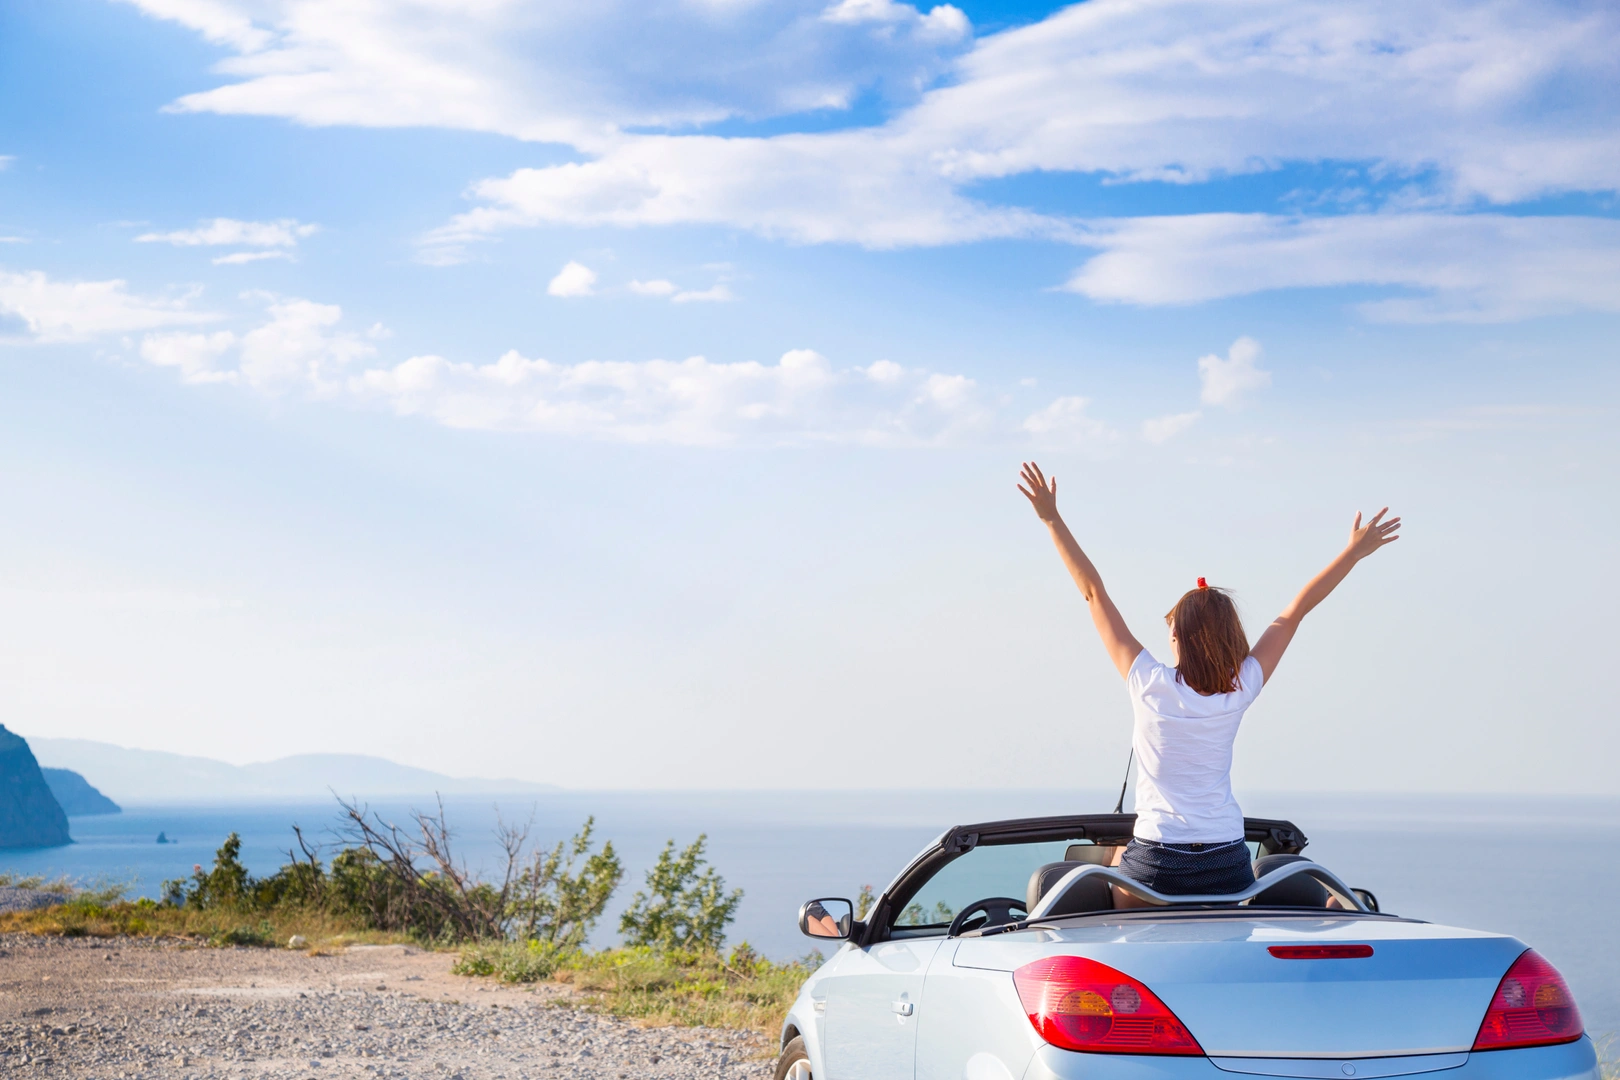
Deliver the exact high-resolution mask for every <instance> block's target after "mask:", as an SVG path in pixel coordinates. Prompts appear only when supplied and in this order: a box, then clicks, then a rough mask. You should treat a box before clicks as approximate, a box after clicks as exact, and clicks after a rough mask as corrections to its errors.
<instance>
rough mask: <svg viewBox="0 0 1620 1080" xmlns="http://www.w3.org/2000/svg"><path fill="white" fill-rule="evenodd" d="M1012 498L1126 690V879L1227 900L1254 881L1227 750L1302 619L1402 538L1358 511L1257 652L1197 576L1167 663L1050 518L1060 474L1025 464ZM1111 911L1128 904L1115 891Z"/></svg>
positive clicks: (1226, 603)
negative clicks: (1032, 522)
mask: <svg viewBox="0 0 1620 1080" xmlns="http://www.w3.org/2000/svg"><path fill="white" fill-rule="evenodd" d="M1022 481H1023V482H1022V483H1020V484H1019V485H1018V490H1019V491H1021V492H1023V494H1024V497H1025V498H1027V499H1028V500H1029V502H1030V505H1031V506H1033V507H1034V508H1035V513H1036V515H1037V516H1039V517H1040V519H1041V520H1042V521H1043V522H1045V523H1046V527H1047V529H1048V531H1050V533H1051V534H1052V542H1053V543H1054V544H1056V545H1057V549H1058V554H1059V555H1060V556H1061V557H1062V559H1063V565H1064V566H1066V567H1067V568H1068V570H1069V576H1070V577H1072V578H1073V579H1074V583H1075V584H1076V585H1077V586H1079V587H1080V595H1082V596H1084V597H1085V598H1086V603H1087V604H1088V605H1089V606H1090V608H1091V621H1092V623H1093V624H1094V625H1095V626H1096V627H1097V633H1098V635H1099V636H1101V638H1102V642H1103V647H1104V648H1105V649H1107V650H1108V656H1109V658H1110V659H1112V660H1113V661H1114V666H1115V667H1116V668H1118V669H1119V673H1120V675H1121V676H1122V677H1123V678H1124V679H1125V683H1126V686H1127V687H1128V688H1129V691H1130V696H1131V704H1132V707H1133V709H1134V712H1135V722H1134V726H1133V729H1132V734H1131V746H1132V748H1133V750H1134V751H1135V757H1136V770H1137V771H1136V827H1135V830H1134V831H1135V836H1134V837H1133V839H1132V840H1131V842H1130V843H1129V844H1127V845H1126V847H1125V849H1124V852H1123V853H1122V854H1121V855H1120V857H1119V869H1120V871H1121V872H1122V873H1124V874H1125V875H1126V876H1128V877H1130V878H1131V879H1132V880H1134V881H1137V882H1140V883H1141V884H1143V885H1145V886H1147V887H1148V888H1150V889H1153V890H1155V891H1157V892H1161V893H1165V894H1167V895H1170V894H1174V895H1197V894H1223V895H1224V894H1230V893H1236V892H1242V891H1243V890H1244V889H1246V888H1248V887H1249V886H1250V885H1252V884H1253V883H1254V871H1253V869H1252V867H1251V865H1250V863H1249V851H1248V848H1247V847H1246V846H1245V845H1244V843H1243V811H1242V810H1241V809H1240V808H1239V807H1238V804H1237V801H1236V800H1235V799H1234V798H1233V797H1232V743H1233V741H1234V740H1235V739H1236V738H1237V732H1238V725H1239V724H1240V723H1241V722H1242V720H1243V714H1244V712H1245V710H1247V709H1248V707H1249V704H1250V703H1251V702H1253V701H1254V699H1255V697H1256V696H1257V695H1258V694H1259V693H1260V688H1261V687H1262V686H1264V685H1265V684H1266V683H1268V682H1270V681H1271V675H1272V673H1273V672H1274V671H1276V670H1277V664H1278V663H1279V662H1280V661H1281V660H1282V656H1283V653H1284V652H1285V651H1286V650H1287V649H1288V644H1289V642H1291V641H1293V640H1294V633H1295V631H1297V630H1298V629H1299V624H1300V621H1301V620H1302V619H1304V618H1305V616H1306V615H1307V614H1308V613H1309V612H1310V611H1311V609H1312V608H1314V607H1316V605H1318V604H1320V603H1321V602H1322V601H1323V600H1325V599H1327V596H1328V594H1329V593H1331V592H1332V591H1333V590H1334V589H1335V588H1336V587H1337V586H1338V584H1339V582H1341V581H1343V580H1344V579H1345V577H1346V576H1347V575H1348V574H1349V573H1350V571H1351V569H1353V568H1354V567H1355V565H1356V563H1358V562H1360V561H1361V560H1362V559H1365V558H1366V557H1367V556H1368V555H1371V554H1372V553H1373V552H1375V551H1377V550H1378V549H1379V548H1381V547H1383V546H1384V545H1385V544H1389V543H1393V542H1394V541H1395V540H1396V539H1398V538H1399V535H1398V532H1397V530H1398V529H1399V528H1400V525H1401V519H1400V518H1398V517H1396V518H1390V519H1389V520H1388V521H1385V520H1384V515H1385V514H1386V513H1388V512H1389V508H1388V507H1385V508H1384V509H1383V510H1380V511H1378V513H1376V514H1374V515H1373V517H1372V520H1370V521H1368V522H1367V523H1366V524H1365V525H1363V524H1362V523H1361V514H1359V513H1357V514H1356V520H1355V524H1353V525H1352V526H1351V527H1350V541H1349V543H1347V544H1346V545H1345V548H1344V550H1343V551H1341V552H1339V554H1338V555H1337V556H1336V557H1335V558H1334V559H1333V561H1332V562H1330V563H1328V565H1327V569H1325V570H1323V571H1322V572H1321V573H1320V574H1317V575H1316V576H1315V577H1314V578H1312V579H1311V581H1310V583H1309V584H1308V585H1306V586H1305V588H1304V589H1302V590H1301V591H1300V593H1299V595H1298V596H1296V597H1294V600H1293V602H1292V603H1290V604H1289V605H1288V606H1287V607H1286V608H1284V609H1283V613H1282V614H1281V615H1278V616H1277V617H1276V618H1275V619H1274V620H1272V623H1271V625H1270V626H1268V627H1266V631H1265V633H1263V634H1261V635H1260V640H1259V641H1257V642H1255V644H1254V647H1253V648H1252V649H1251V648H1250V647H1249V639H1248V637H1247V636H1246V635H1245V634H1244V632H1243V623H1242V621H1241V620H1240V619H1239V618H1238V612H1237V606H1236V605H1235V604H1233V602H1232V598H1231V596H1230V595H1229V594H1228V593H1227V592H1226V591H1225V590H1224V589H1216V588H1211V587H1209V586H1208V585H1207V584H1205V582H1204V579H1203V578H1199V579H1198V587H1197V588H1195V589H1193V590H1192V591H1190V592H1188V593H1187V594H1186V595H1185V596H1183V597H1182V598H1181V599H1180V600H1177V601H1176V605H1175V607H1173V608H1171V609H1170V612H1169V614H1167V615H1166V616H1165V617H1164V621H1165V622H1166V623H1167V624H1168V625H1169V630H1170V663H1169V664H1162V663H1160V662H1159V661H1158V660H1155V659H1154V658H1153V655H1152V654H1151V653H1149V652H1148V651H1147V650H1146V649H1144V648H1143V647H1142V643H1141V642H1139V641H1137V640H1136V637H1135V635H1133V634H1132V633H1131V631H1130V628H1129V627H1127V626H1126V625H1125V620H1124V619H1123V618H1122V617H1121V616H1120V614H1119V609H1118V608H1117V607H1115V606H1114V601H1113V600H1112V599H1110V598H1109V596H1108V590H1106V589H1105V588H1103V583H1102V576H1101V575H1099V574H1098V573H1097V568H1096V567H1095V566H1093V565H1092V564H1091V560H1090V559H1089V558H1087V557H1086V553H1085V552H1084V551H1082V550H1081V549H1080V544H1079V543H1078V542H1077V541H1076V540H1075V538H1074V534H1073V533H1071V532H1070V531H1069V527H1068V526H1067V525H1065V524H1064V522H1063V518H1062V517H1061V516H1060V515H1059V514H1058V509H1057V477H1055V476H1054V477H1052V479H1051V480H1050V481H1048V480H1047V479H1046V477H1045V476H1044V475H1043V474H1042V473H1041V470H1040V467H1039V466H1038V465H1036V464H1034V463H1033V462H1026V463H1025V464H1024V467H1023V474H1022ZM1115 903H1116V904H1117V905H1118V906H1121V907H1125V906H1131V905H1132V904H1133V900H1132V898H1130V897H1128V896H1127V895H1126V894H1124V893H1122V892H1120V891H1118V890H1116V891H1115Z"/></svg>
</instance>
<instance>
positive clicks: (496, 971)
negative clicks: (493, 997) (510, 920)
mask: <svg viewBox="0 0 1620 1080" xmlns="http://www.w3.org/2000/svg"><path fill="white" fill-rule="evenodd" d="M576 955H577V953H576V950H573V949H569V948H564V947H561V946H557V945H553V944H551V943H550V942H545V941H536V940H529V941H495V942H480V943H478V944H476V945H469V946H467V947H466V948H464V949H462V950H461V955H460V957H458V958H457V959H456V962H455V964H454V966H452V967H451V969H450V970H451V971H452V972H453V973H454V974H457V975H494V976H496V977H497V978H499V979H500V980H501V981H502V982H509V983H532V982H540V981H541V980H542V979H549V978H551V976H552V975H553V974H555V973H556V971H557V969H558V968H560V967H562V966H563V965H565V964H566V963H568V962H569V961H570V960H572V959H573V958H574V957H575V956H576Z"/></svg>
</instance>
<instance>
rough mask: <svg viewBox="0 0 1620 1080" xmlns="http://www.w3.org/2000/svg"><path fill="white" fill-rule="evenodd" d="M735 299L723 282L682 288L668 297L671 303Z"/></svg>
mask: <svg viewBox="0 0 1620 1080" xmlns="http://www.w3.org/2000/svg"><path fill="white" fill-rule="evenodd" d="M735 299H737V298H736V296H734V295H732V292H731V289H729V288H728V287H727V286H726V285H725V284H724V283H722V284H719V285H711V286H710V287H709V288H707V289H682V290H681V291H680V292H678V293H676V294H675V295H674V296H672V297H670V298H669V300H670V303H672V304H690V303H712V302H725V301H730V300H735Z"/></svg>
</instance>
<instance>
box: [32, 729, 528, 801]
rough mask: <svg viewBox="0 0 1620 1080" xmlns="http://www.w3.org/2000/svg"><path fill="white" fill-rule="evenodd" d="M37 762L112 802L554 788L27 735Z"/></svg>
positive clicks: (355, 764) (371, 765)
mask: <svg viewBox="0 0 1620 1080" xmlns="http://www.w3.org/2000/svg"><path fill="white" fill-rule="evenodd" d="M28 741H29V743H30V744H31V745H32V746H33V748H34V752H35V753H36V754H38V755H39V759H40V761H42V762H44V763H46V764H47V765H50V766H52V767H54V768H63V769H72V770H73V771H74V772H77V773H80V774H81V775H83V776H84V777H85V779H86V780H88V781H89V782H90V783H92V784H94V785H95V786H96V787H97V788H99V789H100V790H101V791H103V792H105V793H106V794H107V795H108V796H109V797H111V798H112V799H115V800H117V801H118V802H120V803H123V804H125V805H129V804H132V803H146V804H153V803H156V804H168V805H174V804H177V803H190V802H207V803H229V802H262V801H271V800H282V799H330V798H331V797H332V795H333V793H334V792H335V793H336V794H338V795H341V796H345V797H346V796H351V795H352V796H356V797H359V798H379V797H383V796H393V795H411V796H421V795H431V794H433V793H435V792H438V793H440V794H443V795H493V794H524V793H530V792H538V791H552V790H556V789H555V788H554V787H553V786H552V785H549V784H533V783H528V782H525V781H522V780H485V779H472V778H462V777H453V776H446V775H444V774H443V773H437V772H433V771H432V770H429V769H418V768H414V767H413V766H410V765H400V764H397V763H396V762H392V761H389V760H387V759H386V758H380V757H372V756H370V755H368V754H295V755H293V756H290V757H284V758H278V759H276V760H275V761H263V762H257V763H254V764H251V765H232V764H231V763H229V762H226V761H218V760H215V759H213V758H205V757H193V756H191V755H188V754H173V753H169V752H167V751H163V750H133V749H129V748H127V747H123V746H116V745H114V744H112V743H104V742H96V741H93V740H90V739H51V738H38V737H36V738H31V739H29V740H28Z"/></svg>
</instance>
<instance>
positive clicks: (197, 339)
mask: <svg viewBox="0 0 1620 1080" xmlns="http://www.w3.org/2000/svg"><path fill="white" fill-rule="evenodd" d="M235 345H236V335H235V334H233V333H231V332H230V331H229V330H219V331H216V332H214V333H212V334H188V333H184V332H178V333H172V334H148V335H146V337H144V338H143V339H141V359H142V360H145V361H146V362H147V363H149V364H156V365H157V366H158V367H172V368H175V369H177V370H178V371H179V372H180V381H181V382H187V383H207V382H233V381H235V379H236V372H234V371H221V370H219V367H218V365H219V360H220V358H221V357H223V356H224V355H225V354H226V353H227V352H229V351H230V350H231V349H232V348H233V347H234V346H235Z"/></svg>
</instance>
